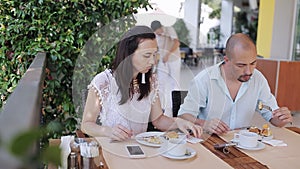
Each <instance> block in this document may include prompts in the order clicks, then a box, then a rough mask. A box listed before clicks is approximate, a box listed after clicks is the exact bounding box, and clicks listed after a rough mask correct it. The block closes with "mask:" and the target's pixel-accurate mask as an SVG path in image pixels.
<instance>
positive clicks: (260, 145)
mask: <svg viewBox="0 0 300 169" xmlns="http://www.w3.org/2000/svg"><path fill="white" fill-rule="evenodd" d="M237 147H238V148H241V149H245V150H262V149H264V148H265V147H266V145H265V144H264V143H262V142H260V141H259V142H258V144H257V146H256V147H244V146H241V145H239V144H238V145H237Z"/></svg>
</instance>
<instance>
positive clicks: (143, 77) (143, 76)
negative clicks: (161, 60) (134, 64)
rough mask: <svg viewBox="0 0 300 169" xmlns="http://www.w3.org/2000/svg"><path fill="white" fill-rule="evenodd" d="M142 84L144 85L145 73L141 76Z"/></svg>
mask: <svg viewBox="0 0 300 169" xmlns="http://www.w3.org/2000/svg"><path fill="white" fill-rule="evenodd" d="M141 83H142V84H146V77H145V73H143V74H142V82H141Z"/></svg>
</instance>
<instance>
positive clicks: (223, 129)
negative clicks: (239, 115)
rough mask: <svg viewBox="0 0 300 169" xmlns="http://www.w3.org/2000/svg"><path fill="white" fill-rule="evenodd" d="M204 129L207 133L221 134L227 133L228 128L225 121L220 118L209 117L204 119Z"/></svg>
mask: <svg viewBox="0 0 300 169" xmlns="http://www.w3.org/2000/svg"><path fill="white" fill-rule="evenodd" d="M203 128H204V131H206V132H208V133H215V134H218V135H219V134H223V133H227V132H228V131H229V130H230V128H229V127H228V126H227V124H226V123H224V122H223V121H221V120H220V119H217V118H215V119H211V120H206V121H205V122H204V125H203Z"/></svg>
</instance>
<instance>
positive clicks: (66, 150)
mask: <svg viewBox="0 0 300 169" xmlns="http://www.w3.org/2000/svg"><path fill="white" fill-rule="evenodd" d="M60 140H61V142H60V145H59V147H60V148H61V162H62V165H61V166H59V167H58V168H59V169H66V168H68V156H69V154H70V152H71V147H70V143H71V141H73V140H74V136H62V137H61V139H60Z"/></svg>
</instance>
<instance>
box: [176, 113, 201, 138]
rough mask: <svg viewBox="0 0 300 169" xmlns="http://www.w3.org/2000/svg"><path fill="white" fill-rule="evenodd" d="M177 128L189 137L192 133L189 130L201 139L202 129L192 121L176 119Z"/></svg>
mask: <svg viewBox="0 0 300 169" xmlns="http://www.w3.org/2000/svg"><path fill="white" fill-rule="evenodd" d="M175 122H176V125H177V127H178V128H179V129H180V130H181V131H182V132H183V133H185V134H186V135H189V134H190V133H189V132H188V130H191V131H192V133H193V135H194V137H197V138H200V137H201V135H202V132H203V131H202V127H201V126H199V125H196V124H193V123H192V122H190V121H187V120H184V119H181V118H176V119H175Z"/></svg>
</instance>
